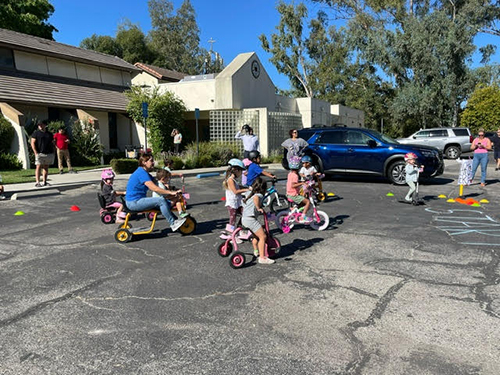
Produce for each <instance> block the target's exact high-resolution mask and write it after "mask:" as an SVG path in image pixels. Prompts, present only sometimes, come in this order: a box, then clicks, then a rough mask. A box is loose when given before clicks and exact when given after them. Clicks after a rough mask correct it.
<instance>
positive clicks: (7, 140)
mask: <svg viewBox="0 0 500 375" xmlns="http://www.w3.org/2000/svg"><path fill="white" fill-rule="evenodd" d="M15 134H16V131H15V130H14V127H13V126H12V124H11V123H10V122H9V121H8V120H7V119H6V118H5V117H3V116H2V115H1V114H0V153H8V152H9V151H10V145H11V144H12V141H13V140H14V136H15Z"/></svg>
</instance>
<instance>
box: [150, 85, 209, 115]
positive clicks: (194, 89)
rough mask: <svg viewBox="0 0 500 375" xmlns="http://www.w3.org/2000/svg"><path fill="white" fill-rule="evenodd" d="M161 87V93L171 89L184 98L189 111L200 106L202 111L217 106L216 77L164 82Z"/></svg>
mask: <svg viewBox="0 0 500 375" xmlns="http://www.w3.org/2000/svg"><path fill="white" fill-rule="evenodd" d="M159 87H160V93H163V92H165V91H170V92H173V93H174V94H175V95H176V96H178V97H179V98H180V99H182V101H183V102H184V104H185V105H186V107H187V109H188V111H194V109H195V108H199V109H200V110H201V111H206V110H210V109H215V108H216V107H215V98H216V94H215V92H216V90H215V80H214V79H207V80H200V81H187V82H175V83H162V84H160V85H159Z"/></svg>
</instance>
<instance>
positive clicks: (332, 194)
mask: <svg viewBox="0 0 500 375" xmlns="http://www.w3.org/2000/svg"><path fill="white" fill-rule="evenodd" d="M327 195H328V196H329V197H334V196H335V193H328V194H327Z"/></svg>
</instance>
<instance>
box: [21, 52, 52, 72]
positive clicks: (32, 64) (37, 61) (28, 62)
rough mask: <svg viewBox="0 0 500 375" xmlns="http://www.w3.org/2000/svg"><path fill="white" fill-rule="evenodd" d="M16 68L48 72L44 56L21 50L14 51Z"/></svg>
mask: <svg viewBox="0 0 500 375" xmlns="http://www.w3.org/2000/svg"><path fill="white" fill-rule="evenodd" d="M14 60H15V62H16V69H17V70H22V71H26V72H33V73H41V74H49V69H48V66H47V59H46V58H45V56H40V55H35V54H33V53H27V52H22V51H14Z"/></svg>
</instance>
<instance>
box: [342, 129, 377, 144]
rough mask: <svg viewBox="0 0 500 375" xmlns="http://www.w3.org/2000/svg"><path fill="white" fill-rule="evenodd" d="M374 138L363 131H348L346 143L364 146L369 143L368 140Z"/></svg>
mask: <svg viewBox="0 0 500 375" xmlns="http://www.w3.org/2000/svg"><path fill="white" fill-rule="evenodd" d="M370 139H372V138H370V137H368V136H367V135H366V134H364V133H362V132H357V131H352V130H350V131H348V132H347V141H346V143H347V144H350V145H364V146H367V145H368V143H367V142H368V141H369V140H370Z"/></svg>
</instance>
